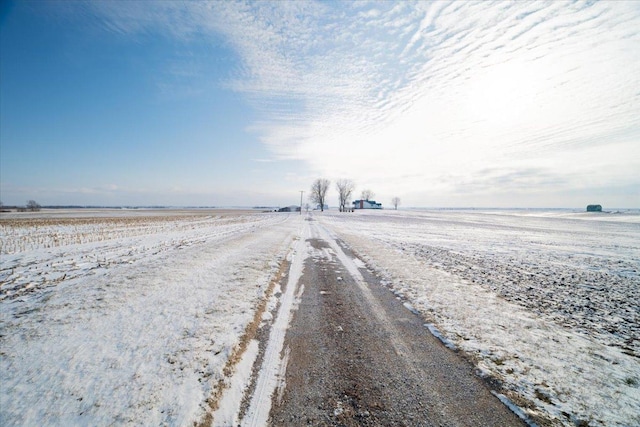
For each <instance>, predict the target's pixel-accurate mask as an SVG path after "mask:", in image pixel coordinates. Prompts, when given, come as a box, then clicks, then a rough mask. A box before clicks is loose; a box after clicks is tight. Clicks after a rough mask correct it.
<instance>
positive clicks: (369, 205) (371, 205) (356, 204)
mask: <svg viewBox="0 0 640 427" xmlns="http://www.w3.org/2000/svg"><path fill="white" fill-rule="evenodd" d="M353 209H382V203H377V202H376V201H375V200H354V201H353Z"/></svg>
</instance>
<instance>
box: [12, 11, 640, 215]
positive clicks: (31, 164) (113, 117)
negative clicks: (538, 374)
mask: <svg viewBox="0 0 640 427" xmlns="http://www.w3.org/2000/svg"><path fill="white" fill-rule="evenodd" d="M0 16H1V18H0V19H1V23H0V25H1V27H0V31H1V32H0V193H1V194H0V199H1V200H2V202H3V203H4V204H7V205H10V204H24V203H25V202H26V201H27V200H29V199H34V200H36V201H38V202H39V203H41V204H47V205H48V204H54V205H55V204H80V205H85V204H91V205H119V204H130V205H172V206H185V205H216V206H231V205H240V206H254V205H269V206H275V205H289V204H294V203H296V202H298V201H299V195H300V193H299V190H305V191H307V192H308V190H309V187H310V186H311V183H312V181H313V180H314V179H315V178H317V177H326V178H329V179H331V180H332V181H333V182H335V180H337V179H339V178H349V179H352V180H354V181H355V182H356V189H357V192H358V193H359V192H360V190H362V189H364V188H369V189H371V190H373V191H374V193H375V194H376V199H377V200H378V201H381V202H382V203H383V204H387V205H389V204H390V201H391V198H392V197H394V196H398V197H400V198H401V200H402V202H401V206H443V207H455V206H464V207H467V206H474V207H584V206H586V205H587V204H589V203H600V204H602V205H603V206H605V207H628V208H638V207H640V173H639V172H638V171H640V2H624V1H615V2H558V1H552V2H425V3H420V2H398V3H394V2H302V1H297V2H249V3H245V2H170V1H162V2H134V1H128V2H82V1H74V2H68V1H62V2H56V1H47V2H16V3H6V2H3V3H2V12H1V15H0ZM333 199H335V200H333ZM329 201H330V204H333V205H335V204H337V194H336V192H335V190H334V189H333V188H332V189H331V191H330V194H329Z"/></svg>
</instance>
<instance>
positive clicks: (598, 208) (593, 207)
mask: <svg viewBox="0 0 640 427" xmlns="http://www.w3.org/2000/svg"><path fill="white" fill-rule="evenodd" d="M587 212H602V206H601V205H589V206H587Z"/></svg>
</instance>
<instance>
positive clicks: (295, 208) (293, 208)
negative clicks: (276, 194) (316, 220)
mask: <svg viewBox="0 0 640 427" xmlns="http://www.w3.org/2000/svg"><path fill="white" fill-rule="evenodd" d="M278 212H300V206H296V205H291V206H285V207H284V208H280V209H278Z"/></svg>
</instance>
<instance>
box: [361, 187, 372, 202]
mask: <svg viewBox="0 0 640 427" xmlns="http://www.w3.org/2000/svg"><path fill="white" fill-rule="evenodd" d="M374 197H376V194H375V193H374V192H373V191H371V190H368V189H367V190H362V193H361V194H360V198H361V199H362V200H372V199H373V198H374Z"/></svg>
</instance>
